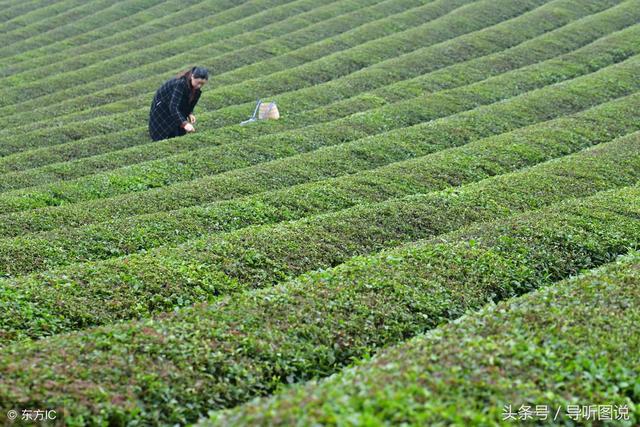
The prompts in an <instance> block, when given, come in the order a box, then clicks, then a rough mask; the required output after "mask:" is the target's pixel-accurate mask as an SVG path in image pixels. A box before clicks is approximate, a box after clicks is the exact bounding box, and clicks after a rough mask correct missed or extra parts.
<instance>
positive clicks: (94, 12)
mask: <svg viewBox="0 0 640 427" xmlns="http://www.w3.org/2000/svg"><path fill="white" fill-rule="evenodd" d="M65 3H67V2H65ZM123 3H124V4H123V5H122V6H120V5H119V4H118V5H115V4H114V3H113V2H112V1H108V0H94V1H92V2H91V3H87V2H85V3H80V6H79V7H75V8H72V9H69V10H67V11H66V12H64V13H61V14H58V15H55V16H50V17H48V18H47V19H44V20H42V21H40V22H37V23H34V24H28V25H26V26H25V27H22V28H18V29H16V30H14V31H12V32H10V33H7V34H3V36H2V37H3V40H6V41H7V43H6V44H4V43H3V45H2V46H0V58H2V59H3V60H7V59H10V58H11V57H12V56H13V55H14V54H16V53H18V52H25V51H28V50H30V49H34V48H39V47H42V46H46V45H48V44H51V43H53V42H56V41H61V40H64V39H65V38H66V37H69V36H73V35H76V34H82V33H84V32H87V31H90V30H91V29H93V28H96V27H101V26H105V25H108V24H109V22H112V21H116V20H118V19H119V18H122V17H125V16H127V14H128V13H133V11H135V10H138V9H140V8H146V7H148V6H149V5H150V4H153V3H154V1H153V0H127V1H126V2H123Z"/></svg>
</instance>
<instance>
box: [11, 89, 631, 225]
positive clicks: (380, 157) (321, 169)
mask: <svg viewBox="0 0 640 427" xmlns="http://www.w3.org/2000/svg"><path fill="white" fill-rule="evenodd" d="M637 97H638V95H634V96H630V97H628V98H627V99H622V100H620V103H619V104H618V103H612V105H610V106H608V107H606V106H603V107H604V108H603V110H604V113H602V112H600V111H599V110H596V111H594V114H590V113H586V114H585V119H586V120H594V121H598V122H600V121H601V120H602V118H601V116H602V115H603V114H604V115H605V116H606V115H608V113H607V112H606V111H607V109H610V110H612V111H615V113H611V114H614V117H616V119H617V120H619V123H620V124H621V125H623V126H629V123H630V121H631V123H633V121H634V120H635V116H634V114H633V113H631V111H633V109H634V108H635V103H637V102H638V101H637ZM620 108H622V110H620ZM484 113H485V114H483V115H482V116H483V117H485V118H486V119H487V120H491V119H492V118H493V117H498V118H500V120H503V119H504V118H505V117H506V115H505V113H504V112H503V111H497V112H496V114H495V116H494V115H492V114H487V113H486V112H484ZM510 115H511V116H512V115H513V113H510ZM474 117H477V115H476V116H474V115H472V114H471V115H467V116H465V117H461V118H460V117H459V118H458V119H449V120H447V119H445V120H441V121H438V122H434V123H429V124H426V125H421V126H416V127H413V128H408V129H404V130H400V131H396V132H391V133H387V134H382V135H380V136H377V137H374V138H368V139H364V140H362V141H357V142H354V143H352V144H343V145H340V146H337V147H328V148H326V149H324V150H320V151H317V152H315V153H311V154H310V155H309V156H304V157H303V159H298V158H291V159H286V158H285V159H282V160H280V161H276V162H272V163H269V164H261V165H256V166H255V167H252V168H245V169H241V170H238V171H231V172H228V173H226V174H222V175H219V176H212V177H207V178H203V179H200V180H196V181H192V182H187V183H182V184H179V185H174V186H170V187H166V188H160V189H156V190H151V191H146V192H142V193H137V194H130V195H123V196H120V197H115V198H111V199H102V200H98V201H92V202H88V203H80V204H72V205H66V206H64V205H63V206H60V207H51V208H47V209H37V210H33V211H27V212H25V211H23V212H18V213H14V214H8V215H2V216H0V235H2V236H15V235H19V234H22V233H25V232H30V231H43V230H51V229H53V228H57V227H62V226H78V225H83V224H90V223H95V222H103V221H107V220H109V219H116V218H123V217H127V216H132V215H141V214H145V213H152V212H157V211H162V210H173V209H179V208H182V207H188V206H194V205H199V204H204V203H209V202H212V201H218V200H224V199H230V198H236V197H241V196H244V195H248V194H256V193H259V192H262V191H268V190H274V189H279V188H284V187H288V186H291V185H296V184H300V183H304V182H309V181H314V180H320V179H325V178H328V177H332V176H339V175H343V174H345V173H353V172H357V170H356V169H354V168H353V165H354V164H355V163H354V161H355V159H358V158H363V159H364V161H363V162H362V163H361V164H359V165H358V167H359V168H361V170H362V169H365V170H366V169H367V168H373V167H377V166H381V165H384V164H388V163H391V162H394V161H400V160H405V159H408V158H411V157H415V156H420V155H425V154H428V153H430V152H433V151H436V150H438V149H443V148H448V147H452V146H456V145H464V144H465V143H468V142H470V141H473V140H475V139H480V138H482V137H483V134H484V136H488V135H491V134H492V132H487V131H486V130H483V129H480V128H476V127H474V126H469V124H468V123H469V122H470V121H471V123H472V124H473V123H475V122H473V121H472V120H470V118H471V119H472V118H474ZM476 122H477V121H476ZM560 123H566V125H567V126H572V125H573V124H575V122H574V121H573V120H572V119H567V120H566V121H563V120H561V121H560ZM623 128H624V127H623ZM632 128H633V125H631V128H630V129H632ZM460 129H465V131H464V133H463V134H462V135H460V134H458V135H456V134H455V133H454V132H459V131H460ZM476 131H479V132H480V133H478V132H476ZM257 148H259V147H257ZM258 153H259V152H258ZM365 154H366V157H363V155H365ZM376 159H377V160H376ZM300 160H302V163H301V162H300ZM296 165H297V166H296ZM301 165H304V167H300V166H301ZM362 165H364V166H362ZM367 165H368V166H367Z"/></svg>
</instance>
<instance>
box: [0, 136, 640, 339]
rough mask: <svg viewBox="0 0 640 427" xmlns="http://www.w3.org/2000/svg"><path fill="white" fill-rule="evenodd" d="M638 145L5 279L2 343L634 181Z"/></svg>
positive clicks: (133, 314)
mask: <svg viewBox="0 0 640 427" xmlns="http://www.w3.org/2000/svg"><path fill="white" fill-rule="evenodd" d="M639 141H640V133H636V134H633V136H631V137H628V138H625V139H622V140H619V141H617V143H615V144H611V143H608V145H605V146H604V147H603V148H602V149H599V150H598V149H595V150H592V151H589V152H587V154H586V155H580V156H576V157H568V158H566V159H563V160H562V161H559V162H554V163H551V164H544V165H541V166H539V167H536V168H533V169H531V170H530V171H525V172H520V173H512V174H507V175H501V176H499V177H496V178H493V179H489V180H485V181H481V182H479V183H476V184H469V185H467V186H464V187H462V188H461V189H459V190H456V191H449V192H441V193H433V194H425V195H418V196H410V197H404V198H400V199H392V200H389V201H385V202H381V203H376V204H371V205H361V206H356V207H353V208H350V209H346V210H342V211H339V212H335V213H330V214H325V215H319V216H312V217H307V218H304V219H302V220H297V221H291V222H287V223H282V224H277V225H269V226H258V227H248V228H245V229H242V230H238V231H236V232H232V233H225V234H219V235H218V234H216V235H212V236H207V237H205V238H202V239H198V240H192V241H189V242H187V243H185V244H183V245H181V246H177V247H161V248H157V249H154V250H151V251H149V252H147V253H141V254H134V255H131V256H128V257H126V258H117V259H110V260H106V261H100V262H92V263H86V264H76V265H71V266H67V267H65V268H60V269H57V270H50V271H47V272H43V273H39V274H34V275H31V276H22V277H17V278H14V279H6V280H3V281H1V282H0V288H1V290H2V292H0V295H2V296H0V298H1V300H0V301H2V302H1V305H2V306H4V307H3V310H0V335H2V337H3V339H4V340H12V339H20V338H23V337H39V336H46V335H51V334H54V333H59V332H64V331H69V330H76V329H80V328H83V327H87V326H92V325H99V324H106V323H111V322H114V321H116V320H122V319H130V318H138V317H147V316H150V315H153V314H156V313H158V312H163V311H170V310H173V309H175V308H176V307H181V306H188V305H191V304H194V303H196V302H203V301H208V300H211V299H212V298H214V297H215V296H217V295H221V294H225V293H229V292H238V291H243V290H246V289H252V288H262V287H269V286H272V285H274V284H277V283H279V282H282V281H284V280H287V279H288V278H291V277H295V276H297V275H299V274H302V273H304V272H307V271H311V270H316V269H318V268H327V267H331V266H335V265H337V264H340V263H342V262H345V261H346V260H348V259H349V258H351V257H353V256H356V255H363V254H367V253H372V252H377V251H380V250H382V249H384V248H389V247H393V246H396V245H398V244H400V243H403V242H408V241H414V240H418V239H422V238H426V237H430V236H434V235H437V234H441V233H446V232H449V231H452V230H455V229H457V228H460V227H462V226H464V225H467V224H470V223H472V222H477V221H487V220H492V219H494V218H497V217H504V216H508V215H511V214H514V213H516V212H519V211H526V210H530V209H536V208H540V207H541V206H545V205H548V204H550V203H554V202H557V201H558V200H562V199H565V198H568V197H577V196H580V195H588V194H591V193H594V192H596V191H599V190H603V189H610V188H616V187H620V186H623V185H629V184H632V183H636V182H638V179H639V178H640V152H639V151H638V142H639ZM27 250H28V249H27ZM56 251H58V248H56V247H54V246H51V247H49V252H51V253H54V252H56ZM45 290H46V291H45Z"/></svg>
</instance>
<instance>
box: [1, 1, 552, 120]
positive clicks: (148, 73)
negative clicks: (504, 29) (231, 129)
mask: <svg viewBox="0 0 640 427" xmlns="http://www.w3.org/2000/svg"><path fill="white" fill-rule="evenodd" d="M470 1H471V0H454V1H449V2H445V1H444V0H436V1H434V2H430V3H427V4H426V5H424V6H422V7H417V8H414V9H413V10H412V13H403V14H401V15H400V17H399V18H398V19H397V20H398V21H399V22H398V23H399V25H400V28H403V27H404V25H403V24H402V22H403V21H404V22H409V23H412V24H411V25H410V26H409V29H405V30H403V31H398V32H396V27H395V26H394V25H393V24H392V23H393V22H394V21H395V20H394V18H393V17H389V19H387V20H383V21H382V22H378V25H369V26H367V32H369V33H370V34H372V36H371V37H368V38H366V40H367V43H368V44H367V43H365V44H364V46H360V45H361V44H362V42H360V43H358V42H355V44H354V45H353V46H351V49H354V48H356V52H350V53H351V54H352V55H351V56H353V54H355V53H357V52H358V51H359V50H362V49H363V48H365V49H366V48H367V47H368V49H367V51H372V46H371V44H374V42H376V41H379V43H378V42H376V43H375V44H376V45H377V44H380V47H381V48H382V50H383V52H382V55H383V56H382V58H384V57H385V56H384V55H385V54H386V55H387V56H397V55H398V54H399V53H400V52H402V51H405V52H406V51H410V50H412V49H415V48H416V47H417V46H419V45H421V44H424V45H428V44H432V43H433V41H432V40H435V41H436V42H437V41H442V40H446V39H447V38H450V37H451V35H459V34H464V33H466V32H468V31H469V30H468V29H467V28H465V27H461V28H458V29H453V28H449V29H448V30H446V23H449V24H451V23H452V22H451V21H452V20H453V17H455V16H457V14H454V15H453V17H451V16H448V14H449V15H451V14H450V13H449V12H451V11H452V10H454V9H456V8H459V6H460V5H462V4H465V3H469V2H470ZM529 1H534V0H527V2H526V3H529ZM535 1H537V2H541V1H544V0H535ZM483 5H484V4H483ZM316 6H319V5H318V3H316ZM526 6H527V5H525V6H520V7H519V8H518V7H513V6H512V7H511V8H510V9H512V10H513V9H515V10H520V11H522V9H523V8H525V10H526ZM309 7H313V6H312V5H311V4H310V5H309ZM530 7H531V6H529V8H530ZM485 8H488V9H491V7H490V6H488V5H487V6H485ZM465 9H466V8H465ZM473 9H474V11H476V12H479V11H477V10H475V9H480V10H482V9H483V8H482V7H475V8H473ZM293 12H295V9H293ZM509 12H511V10H507V11H504V12H501V14H500V17H502V19H504V15H506V16H507V17H509V16H510V15H511V14H512V13H513V12H511V14H510V13H509ZM288 13H289V14H290V13H292V11H289V12H288ZM485 13H486V11H485ZM496 13H497V11H496ZM465 15H466V14H463V16H465ZM500 17H496V16H492V17H486V18H485V19H487V20H488V21H489V22H492V21H493V20H498V22H499V21H500V20H501V18H500ZM328 18H330V16H325V19H328ZM438 18H440V19H438ZM431 21H434V22H431ZM425 26H426V27H428V30H427V29H425ZM442 26H445V28H440V27H442ZM476 26H480V28H483V27H484V26H486V24H484V19H483V17H480V19H479V20H478V23H476V24H475V26H474V24H473V23H469V24H467V27H471V29H476ZM429 30H430V31H429ZM235 31H236V32H238V31H239V32H242V30H241V28H237V29H236V30H235ZM407 32H408V33H409V34H406V35H412V36H413V37H414V38H416V39H417V40H415V41H414V42H412V41H411V40H404V43H407V44H408V46H407V49H408V50H404V49H402V47H401V46H402V42H401V41H402V40H403V37H402V36H403V35H405V33H407ZM376 34H382V36H377V37H376V36H375V35H376ZM254 36H256V34H254ZM346 37H347V41H348V36H346ZM344 38H345V36H343V37H342V39H344ZM301 40H302V41H303V42H304V43H308V42H313V41H314V40H313V39H311V40H308V39H306V38H301ZM182 41H183V42H185V40H182ZM385 41H386V42H387V43H385ZM194 42H197V39H195V40H194ZM394 42H395V43H394ZM294 43H295V42H294ZM388 44H393V48H391V49H390V47H389V46H388ZM285 46H286V45H285ZM335 47H336V48H337V49H340V45H337V46H335ZM237 48H238V47H237V46H236V47H235V49H237ZM394 48H395V49H400V51H399V52H393V49H394ZM156 50H158V51H159V52H158V54H160V53H161V52H160V51H161V50H162V49H160V48H157V49H156V48H154V47H152V48H150V49H149V51H148V52H142V53H144V57H143V58H142V60H143V62H144V61H147V60H149V58H150V57H152V56H153V55H155V52H156ZM232 50H233V48H232ZM210 51H211V47H208V46H203V47H201V48H200V49H197V50H193V51H184V52H180V53H178V54H176V52H175V50H172V51H171V56H170V57H168V58H167V55H166V54H165V55H160V56H158V57H157V58H156V61H155V62H153V63H151V64H148V65H143V66H142V67H137V68H136V69H134V70H128V71H125V72H123V73H116V74H115V75H114V76H106V77H105V78H100V77H103V76H104V75H103V74H102V72H103V70H102V69H103V68H104V66H103V64H100V65H101V67H97V66H92V67H89V68H88V69H86V70H79V71H75V72H70V73H66V74H65V76H61V77H64V78H65V80H67V79H69V78H74V79H79V80H80V81H79V82H78V84H76V85H74V86H69V87H68V88H66V86H65V85H64V84H63V86H62V88H63V90H60V91H58V90H56V88H55V86H54V87H52V85H55V84H57V80H56V79H59V78H61V77H58V76H52V77H51V78H49V79H43V81H42V82H38V84H37V85H35V86H33V85H29V86H27V87H25V88H15V90H16V91H18V93H22V92H21V91H26V90H28V91H29V93H31V95H32V96H38V98H36V99H32V100H26V101H25V102H22V103H18V104H13V105H11V106H8V107H4V108H2V109H0V114H2V115H6V114H15V112H19V111H24V110H25V109H26V110H28V109H29V108H30V107H29V105H31V104H37V105H38V106H40V107H42V106H47V105H49V104H50V103H51V100H53V102H60V101H61V100H64V101H65V102H66V103H67V104H69V103H74V104H76V107H75V108H74V110H75V111H78V110H81V109H85V108H87V107H90V106H92V105H93V104H95V105H100V104H102V103H104V101H105V99H106V100H107V101H110V102H111V101H113V97H114V94H113V92H114V90H115V91H116V92H117V96H116V99H118V98H121V97H122V95H123V94H126V96H127V97H131V96H132V95H139V94H141V93H145V94H149V93H153V92H152V91H151V92H150V90H152V89H150V87H151V88H153V87H155V86H157V85H158V84H159V83H161V82H162V81H163V80H165V79H166V77H165V78H164V79H160V78H159V75H162V74H163V73H164V74H166V73H168V72H175V70H177V69H179V68H184V64H190V63H192V62H194V61H197V62H199V63H200V64H201V65H206V66H208V67H209V68H211V69H212V70H216V74H219V73H222V72H227V71H230V70H233V69H234V68H236V64H237V63H238V61H240V63H241V64H245V63H246V62H247V61H249V60H250V59H251V58H252V57H253V55H251V54H249V55H247V53H246V52H243V53H244V54H243V55H238V54H236V53H234V52H231V53H229V54H228V55H222V56H215V55H214V56H213V57H212V58H211V59H206V60H204V61H203V58H208V57H209V55H210ZM252 51H253V53H254V55H257V56H258V58H262V59H264V58H265V57H271V56H273V55H274V54H275V55H277V54H278V45H276V46H271V47H270V48H269V49H266V51H263V50H261V49H259V48H257V49H253V50H252ZM373 51H375V49H374V50H373ZM346 52H349V49H347V50H346ZM142 53H140V54H142ZM136 54H138V53H136ZM394 54H395V55H394ZM130 55H135V54H129V55H125V56H122V57H121V58H116V59H114V61H107V63H111V62H114V63H116V64H117V63H118V62H122V61H124V62H125V63H129V61H131V60H132V59H135V58H129V56H130ZM335 55H336V53H333V54H332V57H334V56H335ZM348 56H349V55H348ZM371 59H373V60H374V63H375V57H374V58H371ZM371 59H370V60H371ZM249 62H250V61H249ZM352 62H353V61H351V62H350V63H352ZM365 62H366V61H365ZM330 65H332V66H333V65H335V64H334V63H333V62H331V63H330ZM107 68H108V67H107ZM318 68H319V67H318V65H315V66H312V67H311V68H310V69H308V70H306V71H307V72H311V71H313V70H315V72H316V73H317V72H318ZM324 71H325V72H326V71H327V70H326V69H324ZM289 72H293V70H289ZM336 72H341V73H345V70H342V71H341V68H338V70H336ZM96 74H97V76H96ZM298 75H299V74H298ZM95 77H97V78H95ZM141 77H142V78H141ZM94 78H95V79H94ZM131 78H133V82H132V81H131ZM257 80H258V82H260V81H262V82H264V83H267V87H269V85H268V82H267V79H266V76H264V77H262V80H260V79H257ZM329 80H330V79H329ZM45 83H47V84H46V85H45ZM252 83H253V84H257V82H252ZM210 84H212V85H214V84H215V75H214V78H212V79H210ZM67 85H68V84H67ZM244 87H245V88H246V84H245V86H244ZM80 89H81V90H80ZM104 89H107V90H104ZM255 89H256V90H257V89H259V88H258V87H256V88H255ZM96 90H98V91H101V92H100V93H94V92H95V91H96ZM247 90H248V88H247ZM38 91H40V92H41V93H39V94H38V95H36V92H38ZM52 92H53V93H52ZM108 92H111V95H109V94H108ZM209 92H211V91H209ZM260 92H262V91H260ZM45 95H46V96H45ZM209 97H211V93H210V94H209ZM250 99H255V91H254V92H253V94H252V95H251V97H250V98H249V99H245V100H244V101H245V102H246V101H249V100H250ZM85 100H86V101H85ZM236 103H237V102H231V103H230V104H225V105H232V104H236ZM25 107H26V108H25ZM59 107H60V106H59ZM79 107H80V108H79ZM40 112H41V113H44V112H45V110H43V109H42V108H41V111H40Z"/></svg>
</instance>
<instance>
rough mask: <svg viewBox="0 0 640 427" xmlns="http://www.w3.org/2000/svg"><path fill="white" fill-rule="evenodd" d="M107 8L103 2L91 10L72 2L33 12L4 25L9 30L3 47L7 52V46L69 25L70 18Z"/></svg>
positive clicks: (79, 3)
mask: <svg viewBox="0 0 640 427" xmlns="http://www.w3.org/2000/svg"><path fill="white" fill-rule="evenodd" d="M105 7H107V4H105V3H101V2H96V7H95V8H91V7H89V6H88V5H87V4H86V3H84V2H81V1H79V0H71V1H65V2H60V3H58V4H52V5H48V6H45V7H43V8H40V9H39V10H36V11H31V12H29V13H27V14H25V15H24V16H21V17H17V18H16V19H14V20H13V22H6V23H3V27H5V28H6V29H7V31H4V32H3V35H2V37H3V41H4V40H6V46H3V47H4V49H3V50H6V47H7V46H11V45H12V44H14V43H16V42H19V41H21V40H25V39H28V38H30V37H31V36H33V35H34V34H39V32H44V33H46V32H48V31H50V30H55V28H56V27H57V26H60V25H65V24H67V23H68V22H69V21H65V19H69V17H73V16H76V17H78V18H82V16H83V14H84V15H88V14H91V13H93V12H99V11H100V9H101V8H105ZM25 23H26V25H25ZM30 31H31V32H30ZM0 52H2V50H0ZM4 56H6V55H0V57H4Z"/></svg>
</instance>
